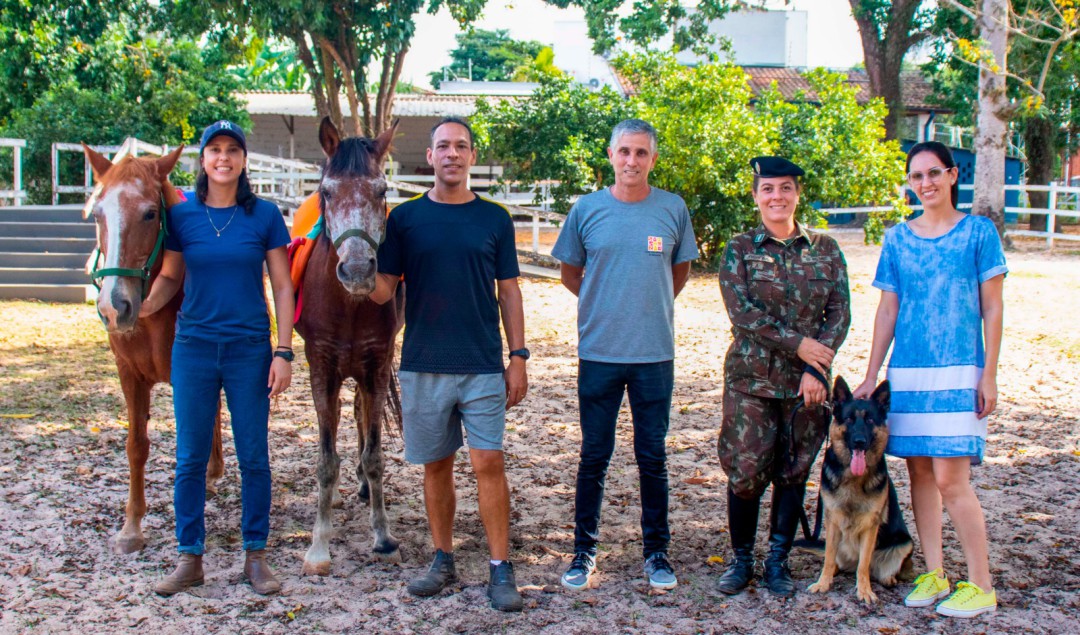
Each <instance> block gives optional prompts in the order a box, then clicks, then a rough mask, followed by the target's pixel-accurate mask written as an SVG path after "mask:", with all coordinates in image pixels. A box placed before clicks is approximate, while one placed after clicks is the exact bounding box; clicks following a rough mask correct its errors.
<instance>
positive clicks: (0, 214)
mask: <svg viewBox="0 0 1080 635" xmlns="http://www.w3.org/2000/svg"><path fill="white" fill-rule="evenodd" d="M82 210H83V206H82V205H55V206H54V205H19V206H18V207H13V206H9V207H0V222H4V223H87V224H89V225H93V224H94V221H93V220H92V219H90V220H84V219H83V215H82Z"/></svg>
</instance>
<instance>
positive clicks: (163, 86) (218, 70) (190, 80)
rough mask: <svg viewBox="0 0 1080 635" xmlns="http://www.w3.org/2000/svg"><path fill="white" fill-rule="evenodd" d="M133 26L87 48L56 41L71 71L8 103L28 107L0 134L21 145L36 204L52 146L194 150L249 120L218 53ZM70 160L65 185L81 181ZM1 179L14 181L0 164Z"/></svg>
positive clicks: (112, 28) (46, 189)
mask: <svg viewBox="0 0 1080 635" xmlns="http://www.w3.org/2000/svg"><path fill="white" fill-rule="evenodd" d="M70 15H71V16H74V17H73V19H78V18H79V16H80V14H79V13H78V12H73V13H71V14H70ZM35 24H36V23H34V22H31V23H28V24H24V25H22V27H23V28H25V29H26V31H25V32H23V34H22V35H23V37H25V38H33V37H34V34H35V33H39V31H36V30H35V29H37V28H38V27H37V26H35ZM136 24H137V22H136V21H134V20H133V19H120V20H118V21H116V22H115V23H113V24H111V25H108V26H106V27H105V28H104V29H103V30H102V31H101V32H100V34H99V35H98V36H97V38H96V39H94V40H92V41H88V40H85V39H83V37H82V36H77V35H72V39H70V40H69V41H68V43H67V44H66V45H63V46H61V45H60V44H58V43H55V46H56V47H57V50H60V49H62V50H64V51H65V52H64V54H63V57H64V60H65V63H66V67H65V68H66V69H67V70H66V71H64V72H62V71H63V70H64V69H52V71H51V75H49V76H48V77H41V78H38V79H41V81H42V82H44V83H42V84H41V87H40V88H37V84H36V83H35V84H33V85H34V86H35V90H37V91H38V92H36V93H34V94H32V95H29V94H10V95H8V98H9V103H10V104H26V105H20V106H17V107H15V108H13V109H12V110H11V111H9V115H8V117H7V120H6V122H5V125H4V126H3V127H2V128H0V136H8V137H17V138H23V139H26V140H27V148H26V154H25V155H24V178H25V183H26V187H27V189H28V190H29V192H30V195H31V199H30V200H31V201H32V202H38V203H43V202H47V201H48V200H50V198H51V174H52V167H51V159H50V151H51V144H52V143H53V142H58V141H63V142H78V141H85V142H87V143H91V144H110V145H111V144H118V143H120V142H121V141H123V139H124V138H125V137H128V136H135V137H138V138H140V139H142V140H144V141H147V142H150V143H169V144H178V143H190V142H192V141H193V140H195V138H196V137H197V135H198V132H199V131H200V130H201V128H202V127H203V126H206V125H208V124H209V123H211V122H213V121H215V120H217V119H223V118H229V119H232V120H234V121H237V122H238V123H241V124H242V125H246V124H247V123H248V117H247V113H246V112H245V111H244V109H243V107H242V105H241V104H240V103H239V102H237V100H236V98H235V97H233V95H232V93H233V91H234V90H236V88H237V87H238V83H237V80H236V78H235V77H233V76H231V75H230V74H229V73H227V72H226V71H225V69H224V66H223V65H222V64H219V63H217V62H214V61H210V60H214V59H218V58H216V57H215V56H217V53H214V52H211V51H206V50H204V49H201V48H200V47H199V46H198V45H197V44H196V43H195V42H193V41H191V40H173V39H168V38H156V37H148V36H143V35H142V34H141V33H140V32H139V31H138V30H136V29H135V25H136ZM17 26H18V25H14V24H8V25H7V28H16V27H17ZM68 27H71V28H68ZM52 32H53V33H65V32H67V33H71V34H77V33H78V29H76V28H73V27H72V25H66V26H65V28H59V27H57V28H56V29H54V30H53V31H52ZM46 80H47V81H46ZM36 81H37V80H35V82H36ZM28 85H29V84H28ZM6 158H7V157H5V159H6ZM68 159H69V161H64V162H62V164H61V169H62V179H63V180H64V181H65V182H69V183H70V182H77V181H76V179H78V178H79V177H80V176H81V174H82V159H81V157H78V156H69V157H68ZM0 174H4V175H6V174H10V170H9V168H8V167H7V166H2V167H0Z"/></svg>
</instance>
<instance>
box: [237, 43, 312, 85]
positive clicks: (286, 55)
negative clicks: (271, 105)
mask: <svg viewBox="0 0 1080 635" xmlns="http://www.w3.org/2000/svg"><path fill="white" fill-rule="evenodd" d="M244 62H245V63H244V64H243V65H239V66H234V67H232V68H231V69H230V72H232V74H233V75H235V76H236V78H237V79H238V80H239V82H240V85H241V86H243V87H244V88H245V89H246V90H288V91H305V90H307V89H308V86H309V85H310V82H309V81H308V76H307V73H306V72H305V71H304V65H303V64H302V63H301V62H300V59H299V57H298V56H297V54H296V50H295V49H294V48H292V47H290V46H287V45H286V46H283V45H281V44H279V43H276V42H273V41H267V40H263V39H262V38H260V37H254V38H252V40H251V43H250V44H249V45H248V46H247V50H246V52H245V55H244Z"/></svg>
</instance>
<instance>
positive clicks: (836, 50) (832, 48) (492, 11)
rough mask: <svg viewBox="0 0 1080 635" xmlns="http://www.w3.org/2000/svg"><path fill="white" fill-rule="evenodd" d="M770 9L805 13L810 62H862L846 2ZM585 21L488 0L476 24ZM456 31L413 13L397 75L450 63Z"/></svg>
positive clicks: (513, 26) (543, 36) (417, 76)
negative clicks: (413, 22) (410, 32)
mask: <svg viewBox="0 0 1080 635" xmlns="http://www.w3.org/2000/svg"><path fill="white" fill-rule="evenodd" d="M766 4H767V6H769V8H772V9H781V10H782V9H784V8H785V7H786V8H789V9H794V10H797V11H806V12H807V22H808V30H809V33H808V36H807V37H808V40H809V41H808V43H807V57H808V59H807V62H808V63H809V65H810V66H828V67H831V68H850V67H851V66H854V65H855V64H858V63H861V62H862V59H863V58H862V44H861V43H860V41H859V30H858V28H857V27H856V25H855V19H854V18H852V17H851V7H850V5H849V4H848V0H790V1H789V2H784V0H767V2H766ZM568 20H584V13H583V12H582V11H581V10H580V9H557V8H554V7H551V6H548V5H546V4H544V2H543V1H542V0H488V4H487V7H486V8H485V9H484V13H483V15H482V16H481V18H480V19H479V20H478V21H477V22H475V23H474V26H475V27H476V28H480V29H487V30H495V29H506V30H508V31H509V32H510V37H512V38H515V39H519V40H538V41H540V42H543V43H545V44H550V43H551V42H552V41H553V39H554V32H555V23H556V22H557V21H568ZM459 32H460V29H458V25H457V23H456V22H455V21H454V20H453V18H451V17H450V13H449V12H448V11H447V10H446V9H442V10H440V11H439V13H437V14H436V15H433V16H432V15H428V14H426V13H425V14H421V15H419V16H417V17H416V35H415V36H414V37H413V44H412V48H411V49H410V50H409V54H408V55H407V56H406V57H405V65H404V67H403V69H402V74H401V79H402V80H405V81H409V82H411V83H413V84H416V85H419V86H424V87H427V86H429V83H428V76H427V75H428V73H430V72H431V71H435V70H438V69H441V68H442V67H443V66H444V65H446V64H447V63H449V61H450V51H451V50H453V49H454V46H455V44H456V42H455V40H454V35H456V34H457V33H459Z"/></svg>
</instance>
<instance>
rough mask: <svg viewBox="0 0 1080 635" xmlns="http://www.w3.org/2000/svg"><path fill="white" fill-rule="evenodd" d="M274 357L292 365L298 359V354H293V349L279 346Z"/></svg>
mask: <svg viewBox="0 0 1080 635" xmlns="http://www.w3.org/2000/svg"><path fill="white" fill-rule="evenodd" d="M274 357H280V358H281V359H283V360H285V361H287V362H289V363H290V364H291V363H292V361H293V360H294V359H296V353H293V352H292V349H291V348H289V347H287V346H278V347H277V350H275V351H274Z"/></svg>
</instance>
